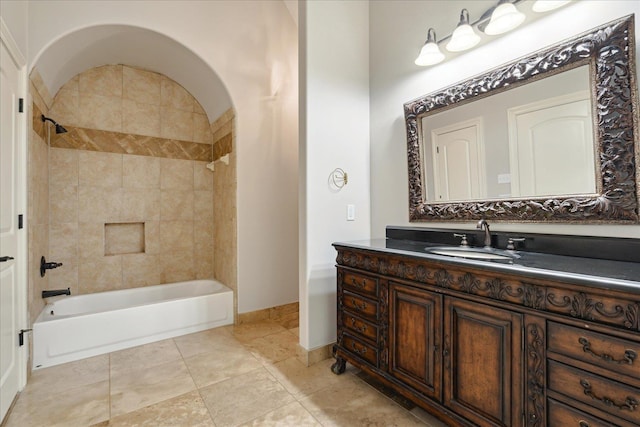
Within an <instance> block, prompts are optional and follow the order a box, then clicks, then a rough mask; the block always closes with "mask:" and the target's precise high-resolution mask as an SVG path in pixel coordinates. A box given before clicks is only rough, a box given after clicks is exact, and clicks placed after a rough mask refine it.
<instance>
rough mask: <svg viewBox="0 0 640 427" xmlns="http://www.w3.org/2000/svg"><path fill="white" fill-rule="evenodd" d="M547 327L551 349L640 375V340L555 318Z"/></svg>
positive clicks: (612, 369) (578, 358)
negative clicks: (564, 323)
mask: <svg viewBox="0 0 640 427" xmlns="http://www.w3.org/2000/svg"><path fill="white" fill-rule="evenodd" d="M547 331H548V332H547V336H548V338H547V350H548V351H553V352H555V353H559V354H563V355H565V356H569V357H571V358H573V359H577V360H581V361H583V362H587V363H590V364H592V365H597V366H601V367H603V368H606V369H609V370H611V371H615V372H619V373H621V374H625V375H629V376H631V377H633V378H637V379H640V359H638V354H640V343H637V342H633V341H627V340H623V339H619V338H614V337H611V336H608V335H603V334H599V333H597V332H593V331H589V330H585V329H579V328H574V327H571V326H567V325H562V324H559V323H555V322H549V323H548V325H547Z"/></svg>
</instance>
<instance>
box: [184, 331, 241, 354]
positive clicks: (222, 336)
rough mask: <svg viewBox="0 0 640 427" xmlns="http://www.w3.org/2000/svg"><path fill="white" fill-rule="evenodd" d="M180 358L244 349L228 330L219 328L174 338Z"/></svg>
mask: <svg viewBox="0 0 640 427" xmlns="http://www.w3.org/2000/svg"><path fill="white" fill-rule="evenodd" d="M173 341H174V342H175V343H176V345H177V346H178V350H180V353H181V354H182V357H184V358H187V357H191V356H195V355H196V354H201V353H208V352H210V351H216V350H221V349H225V350H226V351H228V352H233V351H236V350H241V349H244V348H243V347H242V345H241V344H240V343H239V342H238V341H237V340H236V339H235V338H233V336H232V335H231V333H230V328H228V327H221V328H215V329H208V330H206V331H202V332H197V333H195V334H189V335H183V336H181V337H177V338H174V339H173Z"/></svg>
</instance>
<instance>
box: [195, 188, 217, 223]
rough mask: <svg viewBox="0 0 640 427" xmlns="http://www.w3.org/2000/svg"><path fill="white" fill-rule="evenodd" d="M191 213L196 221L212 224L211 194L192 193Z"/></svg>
mask: <svg viewBox="0 0 640 427" xmlns="http://www.w3.org/2000/svg"><path fill="white" fill-rule="evenodd" d="M193 193H194V200H193V211H194V219H195V220H196V221H208V222H210V223H211V224H213V192H212V191H194V192H193Z"/></svg>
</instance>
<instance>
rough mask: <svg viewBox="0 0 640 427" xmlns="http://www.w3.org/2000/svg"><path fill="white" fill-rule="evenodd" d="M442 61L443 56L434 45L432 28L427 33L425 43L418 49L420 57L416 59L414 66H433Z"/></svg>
mask: <svg viewBox="0 0 640 427" xmlns="http://www.w3.org/2000/svg"><path fill="white" fill-rule="evenodd" d="M443 60H444V54H443V53H442V52H441V51H440V48H439V47H438V44H437V43H436V32H435V30H434V29H433V28H429V31H427V41H426V42H425V43H424V46H422V49H420V55H418V57H417V58H416V61H415V64H416V65H420V66H423V67H424V66H426V65H435V64H438V63H440V62H442V61H443Z"/></svg>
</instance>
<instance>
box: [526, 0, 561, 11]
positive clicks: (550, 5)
mask: <svg viewBox="0 0 640 427" xmlns="http://www.w3.org/2000/svg"><path fill="white" fill-rule="evenodd" d="M569 1H570V0H537V1H536V2H535V3H534V4H533V7H532V8H531V9H532V10H533V11H534V12H549V11H550V10H553V9H557V8H559V7H560V6H564V5H565V4H567V3H569Z"/></svg>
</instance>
